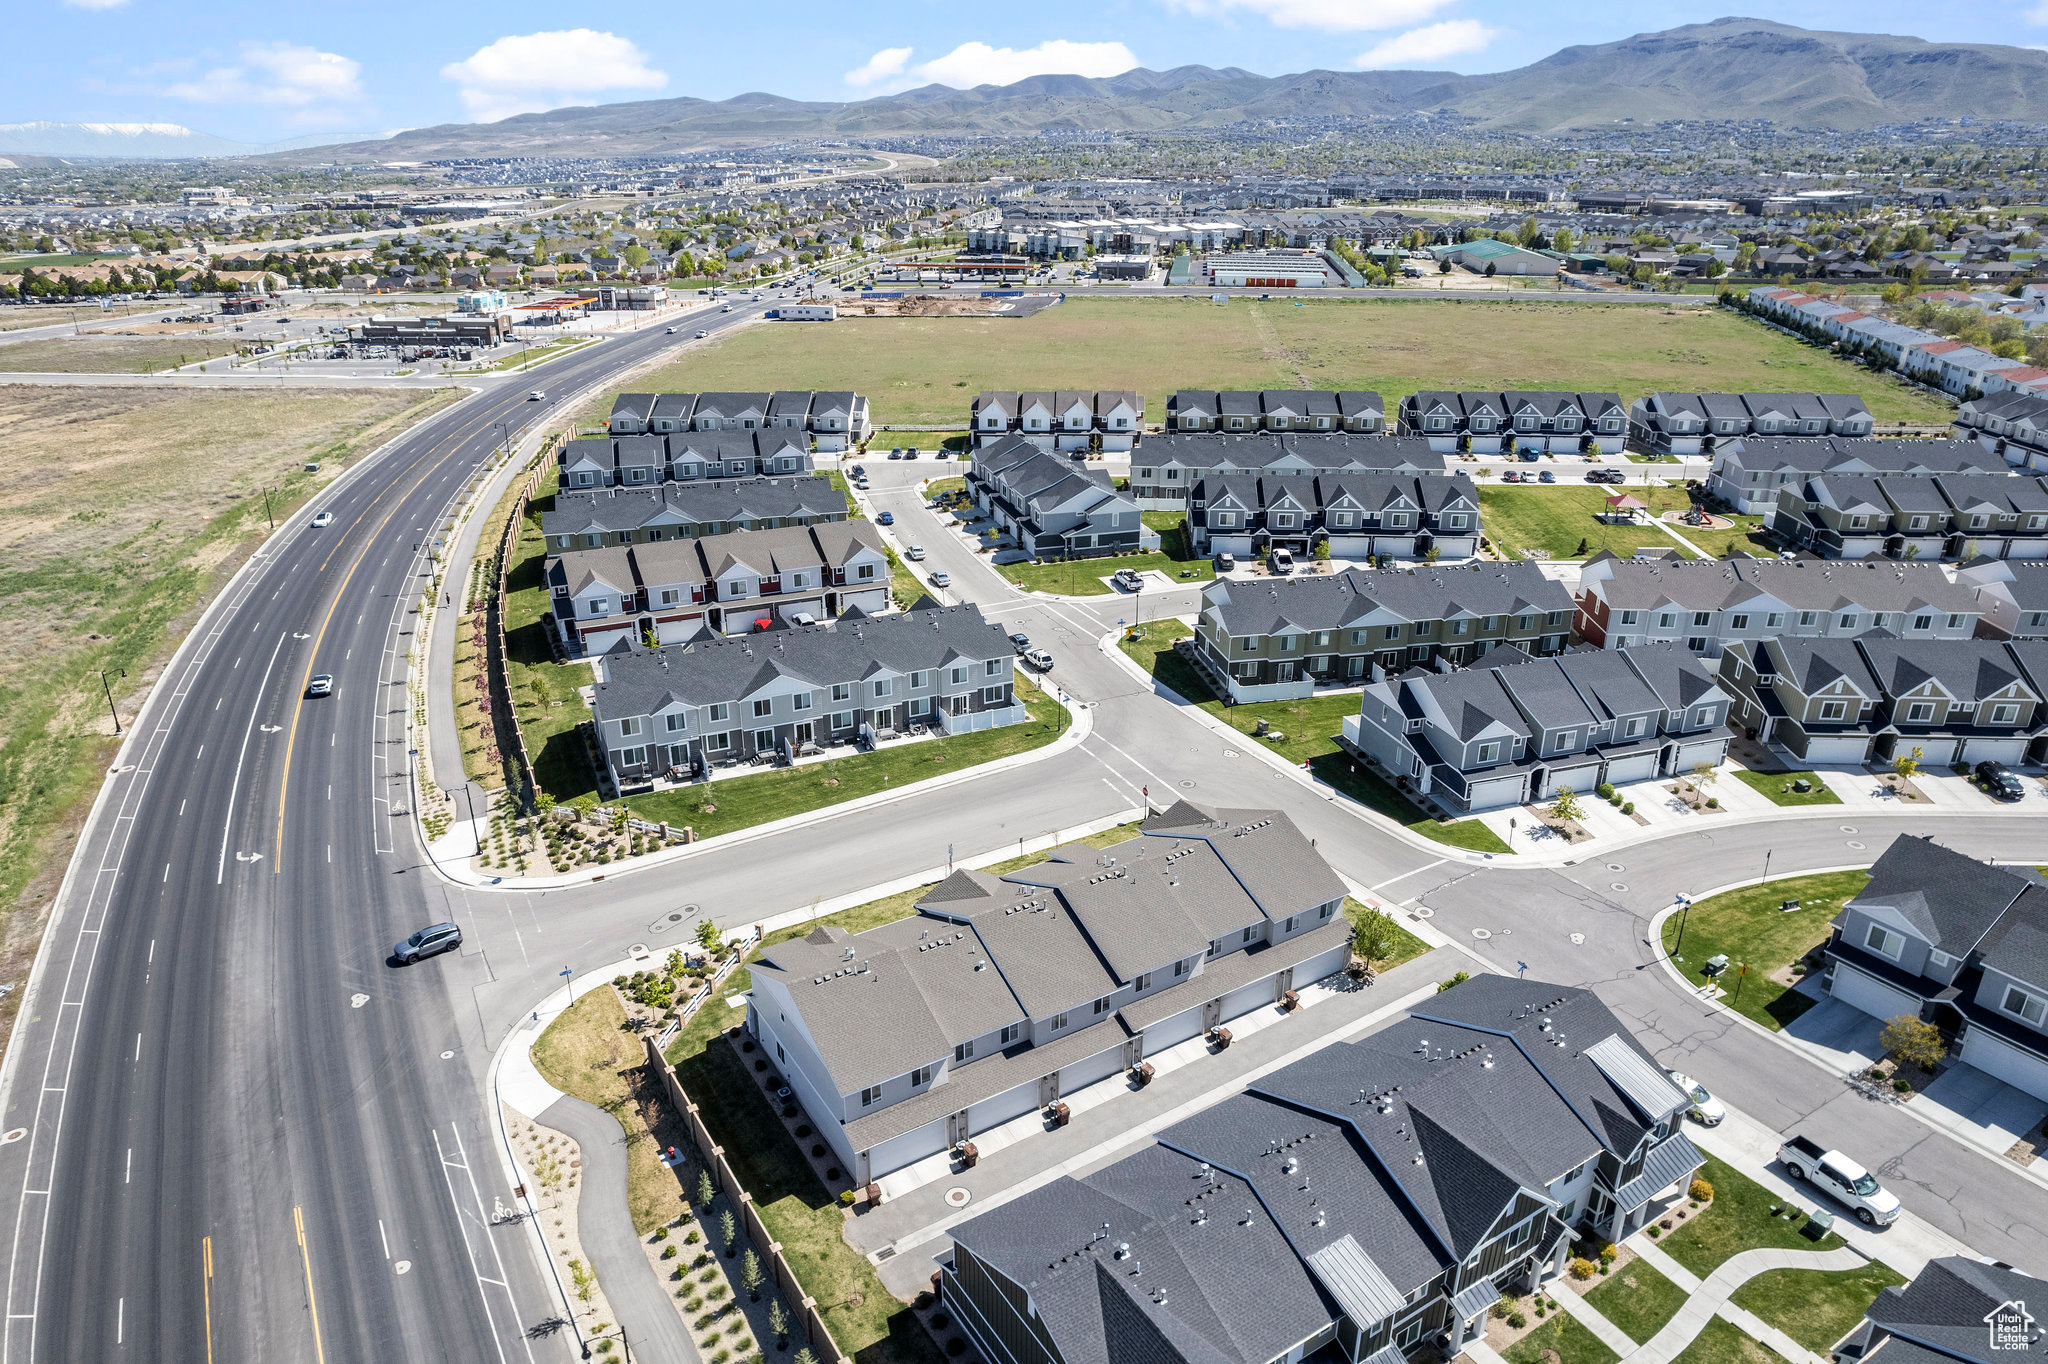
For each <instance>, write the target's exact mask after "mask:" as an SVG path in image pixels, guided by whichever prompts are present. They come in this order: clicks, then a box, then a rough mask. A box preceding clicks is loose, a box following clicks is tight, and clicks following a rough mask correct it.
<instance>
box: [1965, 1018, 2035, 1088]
mask: <svg viewBox="0 0 2048 1364" xmlns="http://www.w3.org/2000/svg"><path fill="white" fill-rule="evenodd" d="M1963 1060H1964V1061H1966V1062H1968V1063H1969V1064H1970V1065H1973V1066H1975V1067H1976V1068H1977V1069H1979V1070H1981V1071H1983V1072H1984V1073H1985V1074H1986V1075H1990V1076H1993V1077H1994V1078H1996V1079H2000V1080H2003V1081H2005V1082H2006V1083H2007V1084H2009V1085H2011V1086H2012V1087H2013V1088H2014V1089H2023V1090H2025V1091H2026V1092H2027V1093H2029V1094H2031V1095H2033V1096H2034V1097H2035V1098H2037V1099H2048V1061H2043V1060H2042V1059H2041V1058H2040V1057H2038V1056H2031V1055H2029V1054H2028V1053H2026V1052H2024V1051H2021V1050H2020V1049H2019V1048H2018V1047H2015V1046H2013V1045H2012V1044H2011V1043H2009V1042H2007V1041H2006V1040H2005V1039H2004V1038H2002V1037H2000V1036H1998V1035H1997V1034H1996V1033H1992V1032H1987V1031H1985V1030H1984V1029H1983V1028H1976V1027H1973V1028H1971V1029H1970V1031H1969V1032H1968V1033H1967V1034H1966V1035H1965V1036H1964V1037H1963Z"/></svg>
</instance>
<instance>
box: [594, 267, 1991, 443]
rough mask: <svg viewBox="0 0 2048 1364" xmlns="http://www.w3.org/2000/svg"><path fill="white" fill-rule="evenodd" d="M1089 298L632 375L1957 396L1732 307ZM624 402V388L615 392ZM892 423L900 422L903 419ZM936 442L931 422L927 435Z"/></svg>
mask: <svg viewBox="0 0 2048 1364" xmlns="http://www.w3.org/2000/svg"><path fill="white" fill-rule="evenodd" d="M1294 302H1295V300H1292V299H1289V300H1285V301H1275V302H1271V303H1261V302H1259V301H1257V300H1255V299H1232V300H1231V302H1230V304H1229V305H1228V306H1227V307H1222V308H1218V307H1216V306H1214V305H1213V304H1211V303H1209V302H1208V301H1207V300H1206V299H1180V298H1159V299H1150V298H1133V297H1127V296H1126V297H1117V298H1097V299H1091V298H1085V297H1072V296H1070V297H1069V298H1068V300H1067V302H1065V303H1063V304H1061V305H1060V306H1059V307H1057V308H1048V309H1046V310H1045V311H1044V312H1041V313H1039V314H1037V315H1036V316H1033V317H1029V318H1023V319H1004V318H864V319H861V320H860V322H859V323H858V324H857V325H856V324H851V323H841V324H835V325H832V326H820V327H804V328H788V327H750V328H745V329H743V330H741V331H740V332H738V333H737V334H735V335H731V336H728V337H725V338H723V339H721V340H720V341H719V343H718V344H717V345H715V346H702V347H696V348H693V349H692V350H691V351H690V352H689V353H687V354H685V355H682V356H679V357H677V359H676V360H675V361H674V362H673V363H672V364H668V365H665V366H662V367H661V368H659V369H657V370H654V371H652V372H651V373H649V374H646V375H643V376H641V377H639V378H636V379H634V380H633V381H632V382H633V384H634V386H635V388H636V389H637V390H639V391H643V392H647V391H651V392H690V391H697V392H715V391H729V390H736V389H745V388H747V387H748V386H749V385H752V384H755V383H757V382H758V381H759V377H760V375H761V374H763V373H773V374H776V375H777V376H779V377H778V379H777V382H778V383H779V384H781V385H783V386H785V387H789V388H811V389H855V390H858V391H859V392H861V393H864V394H867V395H868V398H869V400H870V402H871V403H872V404H873V410H874V419H875V421H877V422H880V423H903V424H915V425H932V424H937V423H941V422H945V423H952V422H957V421H959V420H961V419H962V418H963V417H964V415H965V414H966V411H967V405H968V403H969V402H970V401H972V399H973V397H974V394H975V393H976V392H978V391H979V390H981V389H985V388H988V389H1021V388H1030V389H1039V388H1048V389H1050V388H1083V389H1096V388H1108V387H1115V388H1130V389H1136V390H1137V391H1138V392H1139V393H1140V394H1142V395H1143V396H1144V398H1145V400H1146V404H1147V408H1146V410H1147V415H1148V416H1149V417H1150V418H1151V419H1152V420H1155V421H1156V420H1158V419H1159V417H1160V414H1162V413H1163V412H1164V411H1165V410H1166V406H1165V405H1166V399H1167V396H1168V395H1169V394H1171V393H1172V392H1173V391H1174V390H1175V389H1179V388H1186V387H1189V386H1190V385H1199V386H1202V387H1213V388H1320V389H1336V388H1369V389H1374V390H1377V391H1378V392H1379V393H1380V394H1381V395H1382V396H1383V397H1384V398H1385V400H1386V402H1387V403H1388V404H1389V406H1390V408H1391V405H1392V404H1395V403H1398V402H1399V401H1400V400H1401V398H1402V397H1403V396H1404V395H1406V394H1408V393H1412V392H1414V391H1415V390H1417V389H1425V388H1449V389H1468V388H1469V389H1492V390H1501V389H1553V388H1562V389H1572V390H1575V391H1579V390H1591V391H1606V390H1612V391H1614V392H1616V393H1619V394H1620V395H1621V398H1622V401H1624V402H1627V401H1630V400H1631V399H1633V398H1636V397H1638V396H1640V395H1642V394H1644V393H1650V392H1655V391H1658V390H1664V389H1673V390H1678V391H1681V392H1693V391H1697V390H1699V389H1702V388H1707V387H1713V388H1717V389H1723V390H1725V391H1727V392H1731V393H1743V392H1762V393H1776V392H1810V393H1860V394H1862V395H1863V396H1864V398H1865V399H1866V401H1868V402H1869V404H1870V408H1871V411H1872V412H1873V413H1874V414H1875V415H1876V417H1877V420H1879V421H1881V422H1898V421H1912V422H1946V421H1947V420H1948V419H1949V414H1950V413H1951V411H1952V410H1953V409H1952V407H1951V406H1950V405H1949V404H1947V403H1944V402H1941V401H1939V400H1937V399H1935V398H1932V397H1930V396H1929V395H1927V394H1925V393H1922V392H1920V391H1919V390H1917V389H1914V388H1910V387H1908V386H1907V385H1905V384H1902V383H1899V382H1898V381H1896V380H1892V379H1887V378H1883V377H1880V376H1878V375H1874V374H1872V373H1870V372H1869V371H1867V370H1864V369H1862V368H1860V367H1859V366H1856V365H1852V364H1850V363H1849V362H1847V361H1845V360H1841V359H1839V358H1837V357H1835V356H1833V355H1830V354H1828V353H1826V352H1824V351H1821V350H1819V349H1818V348H1816V347H1812V346H1808V345H1805V344H1803V343H1801V342H1800V341H1798V340H1796V339H1794V338H1792V337H1790V336H1787V335H1784V334H1783V333H1780V332H1776V331H1773V330H1771V329H1769V328H1767V327H1764V326H1761V325H1759V324H1757V323H1755V322H1753V321H1751V320H1750V319H1748V318H1745V317H1742V316H1740V315H1738V314H1736V313H1734V312H1731V311H1729V310H1727V309H1723V308H1688V309H1684V310H1667V309H1662V308H1651V307H1642V306H1638V305H1631V304H1606V305H1603V304H1599V303H1588V304H1573V305H1570V306H1558V305H1555V304H1546V303H1537V302H1515V301H1512V300H1510V299H1502V300H1499V301H1490V300H1489V301H1486V302H1479V301H1471V302H1451V301H1447V300H1437V299H1394V298H1386V299H1345V300H1335V299H1332V300H1327V301H1325V300H1302V306H1300V307H1295V306H1294ZM602 402H603V410H606V411H609V410H610V403H611V398H610V395H609V394H607V395H606V396H605V397H604V398H603V400H602ZM888 434H890V435H893V434H896V433H888ZM920 440H922V437H920Z"/></svg>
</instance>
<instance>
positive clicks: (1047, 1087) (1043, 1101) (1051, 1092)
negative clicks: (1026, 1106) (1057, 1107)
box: [1038, 1071, 1060, 1108]
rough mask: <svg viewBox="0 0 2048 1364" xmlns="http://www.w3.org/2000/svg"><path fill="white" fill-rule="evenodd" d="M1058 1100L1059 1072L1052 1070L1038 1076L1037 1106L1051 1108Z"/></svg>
mask: <svg viewBox="0 0 2048 1364" xmlns="http://www.w3.org/2000/svg"><path fill="white" fill-rule="evenodd" d="M1059 1101H1060V1073H1059V1072H1058V1071H1054V1072H1053V1073H1052V1074H1050V1075H1041V1076H1040V1077H1039V1078H1038V1106H1039V1107H1040V1108H1051V1107H1052V1106H1053V1105H1054V1104H1056V1103H1058V1102H1059Z"/></svg>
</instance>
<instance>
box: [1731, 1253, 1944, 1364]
mask: <svg viewBox="0 0 2048 1364" xmlns="http://www.w3.org/2000/svg"><path fill="white" fill-rule="evenodd" d="M1905 1282H1906V1280H1905V1279H1904V1278H1903V1277H1902V1276H1901V1275H1899V1274H1898V1273H1897V1272H1896V1271H1894V1270H1892V1269H1891V1268H1889V1267H1888V1266H1885V1265H1882V1264H1878V1263H1877V1262H1875V1261H1872V1262H1871V1263H1869V1264H1866V1265H1864V1266H1863V1267H1862V1268H1861V1269H1837V1270H1825V1269H1774V1270H1772V1271H1771V1272H1770V1273H1768V1274H1759V1275H1757V1276H1756V1277H1755V1278H1754V1279H1751V1280H1750V1281H1749V1282H1748V1283H1746V1284H1744V1285H1743V1286H1742V1287H1740V1288H1738V1289H1736V1290H1735V1296H1734V1297H1733V1298H1732V1299H1731V1300H1730V1301H1732V1302H1733V1303H1734V1304H1735V1305H1736V1306H1737V1307H1742V1308H1747V1309H1748V1310H1749V1311H1752V1312H1754V1313H1756V1314H1757V1315H1758V1316H1759V1317H1762V1318H1763V1319H1764V1321H1765V1323H1766V1324H1768V1325H1771V1326H1775V1327H1777V1328H1778V1329H1779V1330H1780V1331H1783V1332H1784V1333H1785V1334H1786V1335H1788V1336H1790V1337H1792V1339H1794V1340H1796V1341H1798V1342H1799V1343H1800V1344H1801V1345H1804V1346H1805V1347H1806V1348H1807V1349H1809V1350H1812V1351H1813V1352H1814V1353H1815V1354H1818V1355H1820V1356H1821V1357H1822V1358H1826V1357H1827V1354H1828V1350H1829V1348H1830V1347H1831V1346H1833V1345H1834V1343H1835V1342H1836V1341H1838V1340H1840V1339H1841V1338H1842V1337H1843V1336H1845V1335H1847V1334H1849V1328H1850V1327H1852V1326H1854V1325H1855V1324H1856V1323H1857V1322H1859V1321H1861V1320H1863V1312H1864V1309H1865V1308H1867V1307H1869V1306H1870V1304H1871V1303H1873V1302H1875V1301H1877V1295H1878V1294H1879V1293H1882V1292H1883V1291H1884V1290H1885V1289H1887V1288H1892V1287H1896V1286H1897V1285H1900V1284H1903V1283H1905Z"/></svg>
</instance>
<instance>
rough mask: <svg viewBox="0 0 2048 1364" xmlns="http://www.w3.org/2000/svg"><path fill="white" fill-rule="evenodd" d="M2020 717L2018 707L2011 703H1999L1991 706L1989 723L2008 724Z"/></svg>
mask: <svg viewBox="0 0 2048 1364" xmlns="http://www.w3.org/2000/svg"><path fill="white" fill-rule="evenodd" d="M2019 718H2020V708H2019V707H2018V706H2016V705H2011V704H2009V703H2008V704H2000V705H1996V706H1993V707H1992V708H1991V723H1992V724H1994V725H2009V724H2012V723H2013V722H2014V721H2016V720H2018V719H2019Z"/></svg>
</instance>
